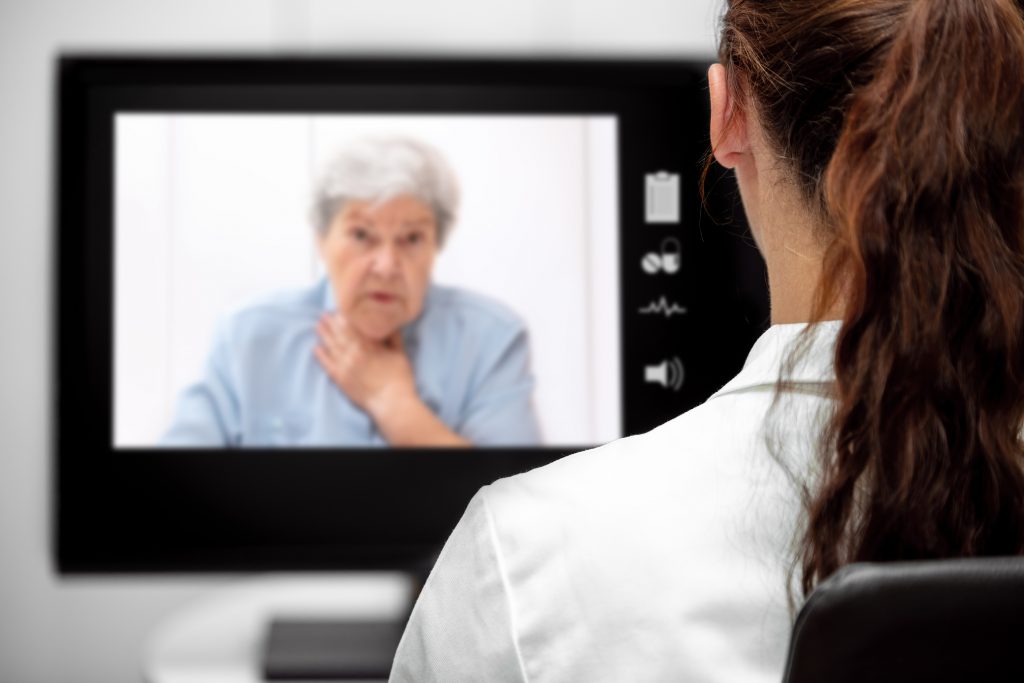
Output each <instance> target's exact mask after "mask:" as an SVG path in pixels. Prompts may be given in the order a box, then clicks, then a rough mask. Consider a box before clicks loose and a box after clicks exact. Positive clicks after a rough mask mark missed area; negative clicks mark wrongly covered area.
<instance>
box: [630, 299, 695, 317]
mask: <svg viewBox="0 0 1024 683" xmlns="http://www.w3.org/2000/svg"><path fill="white" fill-rule="evenodd" d="M657 313H661V314H662V315H664V316H665V317H666V318H671V317H672V316H673V315H683V314H684V313H686V306H680V305H679V304H677V303H674V302H673V303H671V304H670V303H669V302H668V299H666V298H665V297H661V299H659V300H658V301H652V302H651V303H650V305H649V306H645V307H644V308H641V309H640V314H641V315H652V314H657Z"/></svg>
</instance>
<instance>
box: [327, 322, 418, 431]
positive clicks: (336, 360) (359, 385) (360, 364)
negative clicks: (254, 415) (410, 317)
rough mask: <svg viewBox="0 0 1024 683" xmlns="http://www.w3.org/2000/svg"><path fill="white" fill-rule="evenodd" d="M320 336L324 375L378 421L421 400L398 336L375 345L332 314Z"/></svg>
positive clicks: (395, 335)
mask: <svg viewBox="0 0 1024 683" xmlns="http://www.w3.org/2000/svg"><path fill="white" fill-rule="evenodd" d="M317 334H318V335H319V337H320V341H321V345H320V346H318V347H316V349H315V353H316V357H317V360H319V361H320V364H321V365H322V366H323V368H324V371H326V372H327V375H328V376H329V377H330V378H331V379H332V380H333V381H334V383H335V384H337V385H338V387H339V388H340V389H341V390H342V391H343V392H345V395H346V396H348V398H349V399H350V400H351V401H352V402H353V403H355V404H356V405H357V406H359V407H360V408H362V409H363V410H365V411H366V412H367V413H369V414H370V415H371V416H372V417H373V418H374V420H375V421H377V422H380V421H381V420H382V419H384V418H385V416H386V415H387V414H388V413H393V412H395V411H396V410H399V409H400V408H401V407H402V406H404V405H408V404H409V403H410V402H411V401H417V400H418V396H417V394H416V381H415V379H414V377H413V372H412V366H411V365H410V363H409V359H408V357H407V356H406V354H405V349H404V348H403V347H402V336H401V334H400V333H399V332H397V331H396V332H395V333H394V334H393V335H391V337H390V338H389V339H387V340H385V341H382V342H377V341H373V340H370V339H367V338H366V337H364V336H362V335H361V334H360V333H359V332H358V331H357V330H356V329H355V328H353V327H352V326H351V325H349V324H348V323H347V322H346V321H345V319H344V318H343V317H342V316H341V315H339V314H338V313H332V314H325V315H323V316H322V317H321V318H320V321H319V322H318V323H317Z"/></svg>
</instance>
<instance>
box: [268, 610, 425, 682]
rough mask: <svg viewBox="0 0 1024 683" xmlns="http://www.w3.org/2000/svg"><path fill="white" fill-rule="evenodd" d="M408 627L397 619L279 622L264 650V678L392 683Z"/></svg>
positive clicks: (272, 624) (271, 627)
mask: <svg viewBox="0 0 1024 683" xmlns="http://www.w3.org/2000/svg"><path fill="white" fill-rule="evenodd" d="M404 626H405V624H403V623H402V622H401V621H399V620H397V619H391V620H379V619H378V620H368V619H359V620H338V619H330V620H327V619H316V620H314V619H308V620H296V619H273V620H272V621H271V622H270V625H269V629H268V634H267V640H266V644H265V645H264V648H263V662H262V666H261V667H260V668H261V669H262V671H263V678H264V679H265V680H268V681H310V680H313V681H316V680H320V681H324V680H330V681H335V680H337V681H349V680H387V677H388V674H389V673H390V672H391V663H392V661H394V658H395V651H396V650H397V649H398V641H399V639H400V638H401V637H402V631H403V630H404Z"/></svg>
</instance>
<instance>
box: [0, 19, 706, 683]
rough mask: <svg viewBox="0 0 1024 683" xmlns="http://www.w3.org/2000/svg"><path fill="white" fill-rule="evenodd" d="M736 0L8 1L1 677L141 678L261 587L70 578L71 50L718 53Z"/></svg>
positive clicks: (1, 37) (1, 193)
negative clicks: (206, 617) (63, 380)
mask: <svg viewBox="0 0 1024 683" xmlns="http://www.w3.org/2000/svg"><path fill="white" fill-rule="evenodd" d="M721 2H722V0H685V1H680V0H629V1H628V2H627V1H626V0H515V1H512V0H505V1H504V2H481V1H480V0H375V1H374V2H354V1H353V0H244V1H243V0H218V1H217V2H209V1H208V0H177V1H176V2H174V3H170V2H155V1H154V0H78V1H72V0H33V1H32V2H27V1H23V2H15V1H14V0H2V2H0V93H3V95H2V100H0V102H2V104H0V117H2V125H0V207H2V211H3V213H2V216H3V221H2V223H0V683H33V682H35V681H46V682H57V681H76V682H78V683H87V682H90V681H102V682H104V683H121V682H127V681H138V680H140V676H141V659H142V656H143V655H142V651H143V647H144V644H145V643H146V640H147V637H148V636H149V634H150V633H151V632H152V630H153V628H154V627H155V625H157V624H158V623H160V621H161V620H162V619H165V618H166V616H167V615H168V614H169V613H173V612H174V610H175V609H176V608H179V607H180V606H182V605H184V604H188V603H189V602H194V601H196V600H202V599H203V598H204V597H205V596H209V595H215V594H216V593H217V592H218V591H219V590H220V589H223V588H224V587H226V586H230V585H234V584H237V583H238V582H239V581H240V580H244V579H247V578H250V577H246V576H223V575H220V576H209V575H205V576H180V575H176V576H152V575H149V576H112V577H103V578H71V579H68V578H61V577H59V576H58V575H57V574H56V572H55V569H54V566H53V561H52V550H51V549H52V539H51V534H50V527H51V522H50V520H51V501H50V478H51V458H52V453H51V446H52V429H53V425H52V424H51V415H52V405H53V400H54V395H53V391H54V390H53V369H52V368H51V367H50V357H51V352H52V346H53V344H54V340H53V338H52V334H51V330H52V326H53V325H52V323H53V321H52V318H53V315H54V312H53V307H52V305H51V300H52V296H53V284H52V279H53V265H52V263H53V257H52V252H53V246H54V244H53V234H54V226H53V215H54V190H53V183H52V179H53V173H54V164H53V156H54V149H53V130H54V117H53V111H54V104H55V102H54V94H55V87H54V73H55V69H54V65H55V58H56V56H57V55H58V54H60V53H62V52H75V53H88V52H103V53H155V54H193V53H204V54H225V55H230V54H259V55H275V54H281V53H292V54H334V55H344V54H406V55H407V54H449V55H451V54H454V55H460V54H462V55H476V54H486V55H576V56H586V55H595V56H650V57H664V56H689V57H694V56H696V57H707V56H710V55H712V54H713V51H714V46H715V22H716V17H717V15H718V13H719V11H720V5H721ZM367 578H369V579H370V580H372V577H359V578H357V577H353V581H356V580H360V581H363V580H367Z"/></svg>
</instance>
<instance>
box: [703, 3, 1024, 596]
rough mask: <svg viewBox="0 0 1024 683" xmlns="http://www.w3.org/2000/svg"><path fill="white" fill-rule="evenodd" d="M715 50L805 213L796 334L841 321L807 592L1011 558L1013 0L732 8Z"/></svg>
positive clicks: (1022, 215) (792, 359)
mask: <svg viewBox="0 0 1024 683" xmlns="http://www.w3.org/2000/svg"><path fill="white" fill-rule="evenodd" d="M719 58H720V61H721V62H722V63H723V64H724V65H725V67H726V71H727V74H728V75H727V79H728V84H729V87H730V88H731V89H732V91H733V92H734V93H736V94H737V99H738V101H739V102H740V106H741V107H743V106H746V107H753V108H755V109H756V113H757V118H758V120H759V121H760V122H761V125H762V128H763V129H764V131H765V134H766V136H767V138H768V140H769V143H770V144H771V145H772V146H773V147H774V149H775V151H776V152H777V153H778V155H779V157H780V158H782V159H785V160H787V162H788V163H789V164H790V166H791V169H792V171H793V175H794V178H795V179H796V182H797V185H798V186H799V187H800V189H801V192H802V193H803V195H804V197H805V198H806V200H807V202H808V205H809V206H810V207H812V208H813V210H814V211H816V212H817V213H819V214H820V217H821V220H820V221H818V223H819V224H820V225H821V226H822V228H821V229H822V230H823V231H825V232H826V234H825V235H823V238H824V241H823V243H824V244H827V245H828V246H827V249H826V250H825V252H824V259H823V268H822V276H821V279H820V281H819V284H818V287H817V289H816V291H815V297H814V304H813V310H812V312H811V322H812V323H813V322H817V321H820V320H822V319H823V316H824V315H825V314H826V312H827V311H830V310H833V306H834V305H835V304H836V303H837V302H838V303H840V304H841V305H842V309H841V310H843V315H842V325H841V329H840V332H839V335H838V338H837V341H836V347H835V354H834V359H833V360H834V366H835V377H836V382H835V385H834V398H835V401H834V402H833V403H832V406H833V411H832V412H831V414H830V416H829V419H828V420H826V424H825V428H824V429H823V431H822V432H821V435H820V441H819V442H817V449H818V456H819V460H818V462H817V463H816V466H815V467H814V474H810V475H805V476H804V477H803V479H802V480H801V482H800V486H801V490H802V492H803V496H804V501H803V503H804V510H805V514H806V524H805V526H804V527H803V528H802V531H801V536H800V537H799V539H798V541H797V543H798V545H797V548H796V555H795V558H796V559H795V564H794V569H796V568H797V567H799V570H800V572H801V577H800V578H801V586H802V589H803V592H804V594H805V595H806V594H808V593H809V592H810V591H811V590H812V589H813V588H814V586H815V585H817V583H819V582H820V581H822V580H824V579H825V578H827V577H828V576H829V575H830V574H832V573H833V572H835V571H836V569H838V568H839V567H841V566H842V565H844V564H846V563H849V562H856V561H887V560H904V559H925V558H940V557H950V556H967V555H1002V554H1019V553H1021V552H1024V445H1022V432H1021V428H1022V425H1024V18H1022V15H1021V10H1020V8H1019V7H1018V6H1017V5H1016V4H1015V3H1014V2H1013V0H732V1H731V2H730V3H729V4H728V6H727V8H726V11H725V13H724V15H723V28H722V34H721V43H720V50H719ZM811 327H812V326H808V329H807V330H806V331H805V333H804V334H803V335H801V338H800V340H799V342H800V343H799V344H797V346H796V347H795V348H794V349H793V352H792V353H791V355H790V356H789V357H788V359H787V362H786V363H784V365H783V368H782V369H781V371H780V374H779V379H778V382H777V385H776V394H775V401H774V402H773V410H772V412H774V411H775V409H776V408H777V406H778V405H779V400H778V399H779V396H780V395H781V393H782V392H783V391H784V390H785V389H786V388H787V386H788V385H787V382H786V377H787V375H788V374H789V373H791V372H792V369H793V367H795V365H796V363H798V362H799V361H800V356H801V355H802V354H803V353H804V352H805V351H806V349H807V347H808V337H809V336H810V335H809V333H810V332H811ZM777 455H778V454H777ZM780 461H781V459H780Z"/></svg>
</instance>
